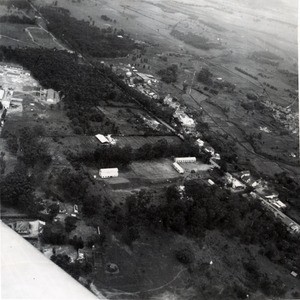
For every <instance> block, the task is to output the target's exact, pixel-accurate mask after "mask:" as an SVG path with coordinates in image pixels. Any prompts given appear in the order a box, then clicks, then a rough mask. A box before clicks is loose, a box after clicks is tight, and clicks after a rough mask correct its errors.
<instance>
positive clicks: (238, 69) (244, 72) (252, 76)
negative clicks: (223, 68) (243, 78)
mask: <svg viewBox="0 0 300 300" xmlns="http://www.w3.org/2000/svg"><path fill="white" fill-rule="evenodd" d="M235 69H236V70H237V71H239V72H240V73H242V74H245V75H247V76H249V77H251V78H253V79H255V80H258V78H257V77H256V76H254V75H252V74H250V73H248V72H247V71H245V70H243V69H241V68H239V67H235Z"/></svg>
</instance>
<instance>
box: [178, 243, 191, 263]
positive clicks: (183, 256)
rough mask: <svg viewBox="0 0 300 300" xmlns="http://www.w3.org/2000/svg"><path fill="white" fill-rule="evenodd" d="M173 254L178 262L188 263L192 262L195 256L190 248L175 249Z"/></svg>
mask: <svg viewBox="0 0 300 300" xmlns="http://www.w3.org/2000/svg"><path fill="white" fill-rule="evenodd" d="M175 256H176V258H177V260H178V261H179V262H181V263H182V264H185V265H188V264H191V263H193V262H194V260H195V256H194V253H193V252H192V250H191V249H190V248H187V247H185V248H181V249H178V250H176V251H175Z"/></svg>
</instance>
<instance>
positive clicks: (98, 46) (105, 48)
mask: <svg viewBox="0 0 300 300" xmlns="http://www.w3.org/2000/svg"><path fill="white" fill-rule="evenodd" d="M41 13H42V14H43V16H44V17H45V18H46V19H47V20H48V21H49V24H48V25H47V27H48V30H49V31H51V32H52V33H53V34H54V35H55V36H56V37H57V38H59V39H61V40H62V41H67V43H68V45H70V46H71V48H72V49H76V51H78V52H79V53H82V54H84V55H88V56H93V57H120V56H126V55H127V54H128V53H130V52H131V51H132V50H134V49H135V48H136V45H135V43H134V42H133V40H131V39H130V38H129V37H126V36H123V39H120V38H118V37H117V35H118V34H120V33H123V31H121V32H120V31H119V32H117V31H115V32H113V31H112V29H111V28H107V29H104V28H103V29H99V28H98V27H96V26H92V25H90V23H89V22H88V21H84V20H77V19H75V18H73V17H71V16H70V14H69V12H68V11H66V10H60V9H58V8H56V7H43V8H42V9H41ZM123 35H124V33H123Z"/></svg>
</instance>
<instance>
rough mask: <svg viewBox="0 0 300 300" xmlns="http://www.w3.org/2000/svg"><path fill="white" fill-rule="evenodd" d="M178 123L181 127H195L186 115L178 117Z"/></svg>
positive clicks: (193, 122)
mask: <svg viewBox="0 0 300 300" xmlns="http://www.w3.org/2000/svg"><path fill="white" fill-rule="evenodd" d="M178 121H179V122H180V123H181V124H182V125H183V126H186V127H195V126H196V124H195V121H194V120H193V119H192V118H190V117H189V116H188V115H186V114H181V115H179V116H178Z"/></svg>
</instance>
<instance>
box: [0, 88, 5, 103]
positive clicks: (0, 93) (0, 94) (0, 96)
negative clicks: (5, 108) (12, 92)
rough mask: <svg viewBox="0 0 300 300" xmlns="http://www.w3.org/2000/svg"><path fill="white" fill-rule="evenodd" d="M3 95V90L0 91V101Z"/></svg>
mask: <svg viewBox="0 0 300 300" xmlns="http://www.w3.org/2000/svg"><path fill="white" fill-rule="evenodd" d="M4 94H5V91H4V90H3V89H0V100H2V99H3V97H4Z"/></svg>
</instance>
